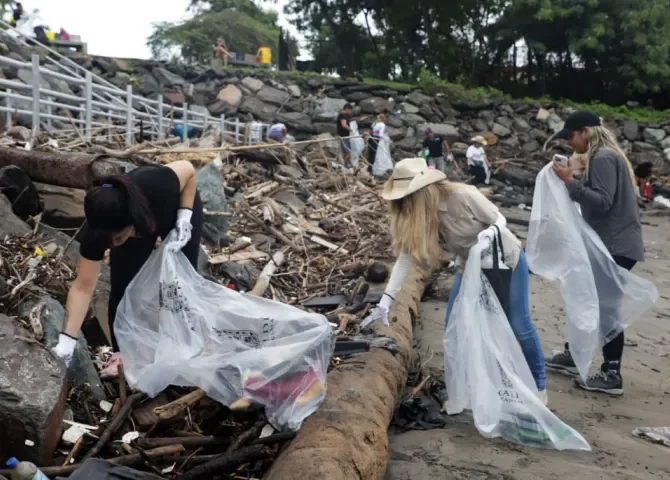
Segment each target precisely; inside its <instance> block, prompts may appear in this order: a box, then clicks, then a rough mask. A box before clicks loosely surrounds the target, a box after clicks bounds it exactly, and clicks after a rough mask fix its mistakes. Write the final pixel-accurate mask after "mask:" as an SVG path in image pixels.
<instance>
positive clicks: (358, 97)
mask: <svg viewBox="0 0 670 480" xmlns="http://www.w3.org/2000/svg"><path fill="white" fill-rule="evenodd" d="M344 97H345V98H346V99H347V101H348V102H351V103H359V102H362V101H363V100H367V99H369V98H373V97H374V95H373V94H372V93H369V92H351V93H347V94H346V95H345V96H344Z"/></svg>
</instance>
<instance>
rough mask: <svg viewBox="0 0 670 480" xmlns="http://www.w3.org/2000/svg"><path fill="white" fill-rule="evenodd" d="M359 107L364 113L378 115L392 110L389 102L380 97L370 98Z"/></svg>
mask: <svg viewBox="0 0 670 480" xmlns="http://www.w3.org/2000/svg"><path fill="white" fill-rule="evenodd" d="M359 106H360V107H361V111H362V112H364V113H369V114H375V115H378V114H380V113H384V112H388V111H389V110H390V104H389V101H388V100H386V99H383V98H380V97H373V98H368V99H367V100H363V101H362V102H360V104H359Z"/></svg>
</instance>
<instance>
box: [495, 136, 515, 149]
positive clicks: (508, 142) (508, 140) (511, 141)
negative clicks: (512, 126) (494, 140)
mask: <svg viewBox="0 0 670 480" xmlns="http://www.w3.org/2000/svg"><path fill="white" fill-rule="evenodd" d="M500 144H501V145H505V146H508V147H512V148H517V147H518V146H519V138H518V137H515V136H514V135H512V136H510V137H507V138H504V139H502V140H501V141H500Z"/></svg>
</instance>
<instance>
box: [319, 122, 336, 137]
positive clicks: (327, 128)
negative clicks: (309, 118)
mask: <svg viewBox="0 0 670 480" xmlns="http://www.w3.org/2000/svg"><path fill="white" fill-rule="evenodd" d="M314 130H315V131H316V133H317V134H319V135H321V134H325V135H331V136H333V137H334V136H336V135H337V125H335V122H334V121H333V122H332V123H323V122H314Z"/></svg>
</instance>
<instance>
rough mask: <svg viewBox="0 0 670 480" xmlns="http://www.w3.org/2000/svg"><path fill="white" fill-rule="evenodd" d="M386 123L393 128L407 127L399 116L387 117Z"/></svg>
mask: <svg viewBox="0 0 670 480" xmlns="http://www.w3.org/2000/svg"><path fill="white" fill-rule="evenodd" d="M385 123H386V125H388V126H389V127H393V128H402V127H404V126H405V124H404V123H403V121H402V120H401V119H400V117H397V116H395V115H388V116H387V117H386V121H385Z"/></svg>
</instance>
